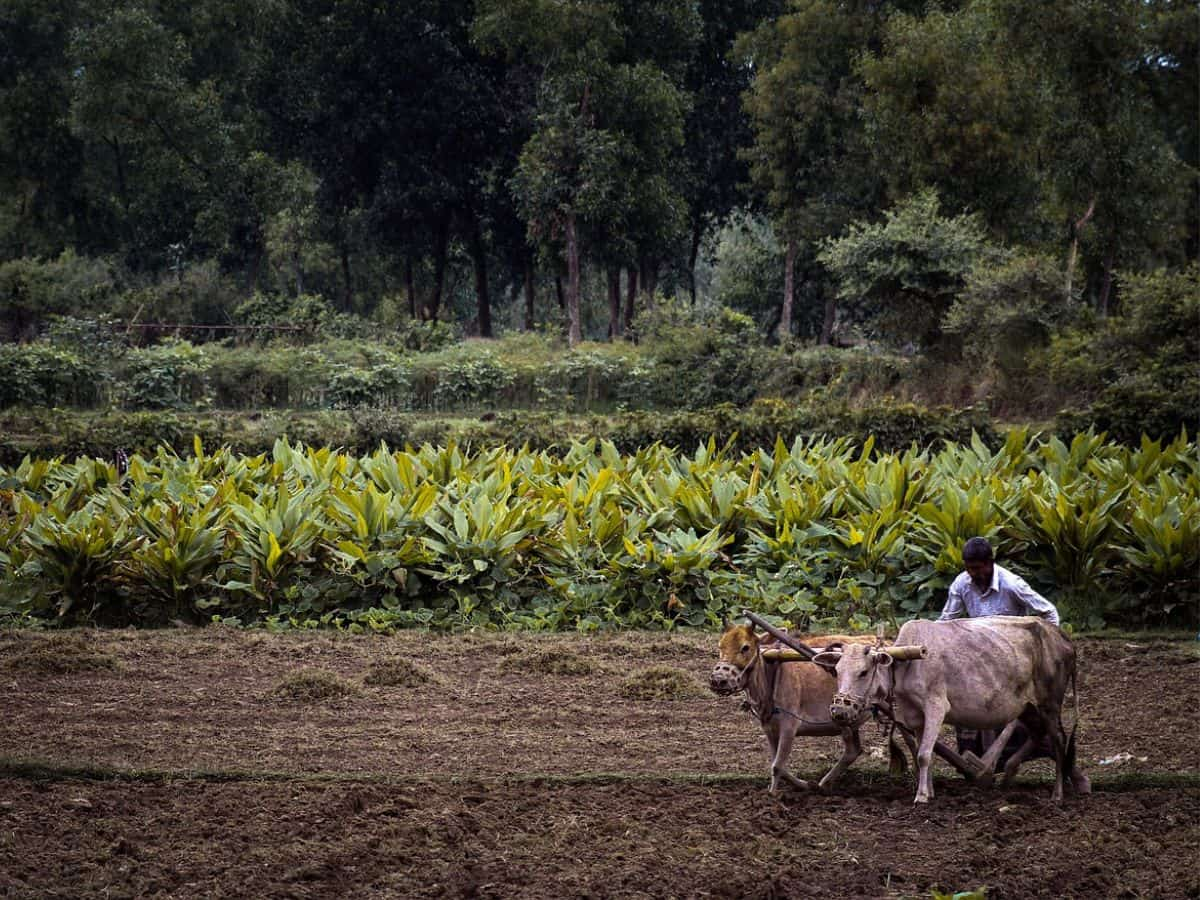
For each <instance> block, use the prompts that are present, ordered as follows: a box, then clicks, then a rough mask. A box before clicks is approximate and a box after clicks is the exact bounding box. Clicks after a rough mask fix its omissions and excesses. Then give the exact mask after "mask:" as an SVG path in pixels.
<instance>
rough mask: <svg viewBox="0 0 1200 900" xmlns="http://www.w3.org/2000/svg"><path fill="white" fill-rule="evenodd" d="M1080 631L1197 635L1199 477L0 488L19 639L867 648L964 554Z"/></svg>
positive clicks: (401, 475)
mask: <svg viewBox="0 0 1200 900" xmlns="http://www.w3.org/2000/svg"><path fill="white" fill-rule="evenodd" d="M973 535H985V536H987V537H988V538H989V539H991V540H992V541H993V543H994V544H995V546H996V547H997V549H998V554H999V557H1000V559H1001V560H1002V562H1003V563H1004V564H1005V565H1008V566H1010V567H1012V568H1014V569H1016V570H1017V571H1019V572H1021V573H1022V574H1024V575H1025V576H1026V577H1028V578H1029V579H1030V581H1031V582H1032V583H1033V584H1034V586H1035V587H1037V588H1038V589H1040V590H1041V591H1042V592H1043V593H1045V594H1047V595H1048V596H1050V597H1051V598H1052V599H1055V600H1056V601H1058V602H1059V603H1060V604H1061V605H1063V606H1064V607H1065V610H1066V612H1067V613H1068V615H1069V616H1070V617H1073V621H1074V622H1076V623H1077V624H1086V625H1092V626H1094V625H1098V624H1100V623H1101V622H1102V621H1110V622H1112V621H1126V622H1135V621H1136V622H1142V621H1149V622H1164V621H1174V622H1187V623H1189V624H1191V623H1193V622H1194V621H1195V618H1196V600H1197V597H1198V596H1200V590H1198V589H1200V583H1198V582H1200V460H1198V459H1197V453H1196V446H1195V444H1194V443H1192V442H1190V441H1188V440H1187V439H1186V437H1181V438H1180V439H1178V440H1176V441H1174V442H1172V443H1170V444H1168V445H1165V446H1164V445H1162V444H1161V443H1159V442H1152V441H1143V443H1142V445H1141V446H1140V447H1139V448H1136V449H1132V448H1127V447H1123V446H1119V445H1115V444H1110V443H1106V442H1105V441H1104V439H1103V438H1102V437H1100V436H1097V435H1094V434H1080V435H1078V436H1076V437H1075V438H1074V439H1073V440H1072V441H1071V443H1070V444H1066V443H1064V442H1062V441H1060V440H1058V439H1056V438H1051V439H1049V440H1043V439H1040V438H1038V437H1037V436H1034V435H1031V434H1030V433H1029V432H1027V431H1024V430H1015V431H1013V432H1011V433H1010V434H1009V435H1008V437H1007V440H1006V442H1005V443H1004V444H1003V446H1000V447H999V448H998V449H996V450H992V449H990V448H989V447H987V446H986V445H985V444H984V443H983V442H982V441H981V440H979V439H978V438H976V439H975V440H973V441H972V442H970V443H969V444H966V445H950V444H947V445H946V446H945V447H944V448H943V449H941V450H940V451H932V450H926V451H920V450H917V449H916V448H913V449H910V450H908V451H906V452H902V453H884V452H876V451H875V450H874V449H873V447H872V444H871V442H869V441H868V442H867V444H866V446H865V447H862V448H858V447H856V446H855V445H853V444H852V443H851V442H850V441H849V440H832V441H827V440H810V441H805V440H801V439H797V440H796V442H795V443H793V444H792V445H791V446H787V445H785V444H784V443H783V442H782V441H777V442H776V444H775V446H774V448H773V449H772V450H769V451H768V450H765V449H764V450H759V451H756V452H753V453H744V454H735V453H733V452H731V451H728V450H722V449H720V448H718V447H716V446H715V445H714V444H713V443H712V442H709V443H708V444H707V445H706V446H701V447H699V448H698V449H697V450H696V451H695V452H694V453H692V454H690V455H689V454H682V453H678V452H675V451H672V450H669V449H667V448H664V447H662V446H659V445H655V446H652V447H648V448H645V449H643V450H641V451H639V452H637V453H635V454H626V455H623V454H621V453H619V452H618V451H617V449H616V448H615V447H614V446H613V445H612V444H610V443H607V442H604V441H588V442H585V443H577V444H574V445H572V446H571V447H570V448H569V449H568V450H567V451H566V452H564V453H560V454H554V453H549V452H532V451H529V450H512V449H495V450H486V451H480V452H474V453H471V452H464V451H463V450H462V449H460V448H458V447H456V446H449V447H432V446H428V445H427V446H424V447H422V448H421V449H419V450H406V451H402V452H401V451H392V450H389V449H387V448H386V447H381V448H380V449H379V450H377V451H376V452H374V453H371V454H366V455H361V456H355V455H349V454H344V453H339V452H336V451H334V450H331V449H329V448H320V449H316V448H310V447H305V446H302V445H292V444H289V443H287V442H286V441H282V440H281V441H279V442H277V443H276V445H275V447H274V450H273V452H272V453H270V454H263V455H259V456H242V455H238V454H235V453H233V452H231V451H229V450H227V449H222V450H218V451H216V452H213V453H206V452H205V451H204V450H203V448H202V447H201V446H200V445H199V442H198V441H197V444H196V447H195V452H194V454H192V455H189V456H186V457H180V456H176V455H175V454H173V453H170V452H168V451H165V450H164V451H160V452H159V453H157V454H156V455H154V456H152V457H147V458H143V457H140V456H135V457H133V459H132V460H131V461H130V464H129V467H128V471H127V472H125V473H118V472H117V470H116V469H115V467H114V466H113V465H112V464H110V463H107V462H104V461H102V460H98V459H90V458H80V459H77V460H75V461H73V462H68V461H63V460H57V459H55V460H29V459H26V460H25V461H23V462H22V463H21V464H20V465H19V466H17V467H15V468H13V469H2V468H0V613H6V614H8V615H12V616H33V617H41V618H46V619H55V620H60V621H69V622H80V621H84V622H100V623H117V622H133V623H145V624H150V623H160V622H164V621H167V620H169V619H172V618H178V619H184V620H192V621H203V620H210V619H212V618H214V617H217V618H220V619H223V620H226V621H231V622H245V623H250V622H263V623H266V624H268V625H271V626H295V627H305V626H308V627H313V626H316V625H318V624H321V623H323V622H324V623H334V624H337V625H348V626H350V627H353V628H356V629H357V628H375V629H390V628H393V627H397V626H404V625H419V624H424V625H436V626H461V625H476V626H499V627H525V628H581V629H593V628H602V627H612V626H638V627H655V626H658V627H673V626H675V625H678V624H691V625H703V624H709V623H713V622H715V621H718V620H719V619H720V618H721V616H722V614H724V613H726V612H732V611H736V610H737V609H740V608H741V607H742V606H752V607H754V608H755V609H758V610H759V611H762V612H764V613H767V614H769V615H773V616H779V617H781V618H786V619H789V620H791V621H793V622H796V623H797V624H799V625H802V626H804V625H825V624H834V623H835V622H836V623H837V624H839V625H845V624H847V623H849V624H851V625H854V626H863V627H865V626H868V625H870V624H871V623H873V622H878V621H889V620H890V621H894V620H895V619H897V618H905V617H910V616H914V615H922V614H928V613H930V612H933V611H936V610H937V609H938V608H940V605H941V603H942V602H943V601H944V597H945V589H946V587H947V585H948V584H949V581H950V580H951V579H952V578H953V577H954V575H955V574H956V573H957V572H958V571H959V570H960V567H961V559H960V556H959V553H960V548H961V546H962V543H963V541H965V540H966V539H967V538H968V537H971V536H973Z"/></svg>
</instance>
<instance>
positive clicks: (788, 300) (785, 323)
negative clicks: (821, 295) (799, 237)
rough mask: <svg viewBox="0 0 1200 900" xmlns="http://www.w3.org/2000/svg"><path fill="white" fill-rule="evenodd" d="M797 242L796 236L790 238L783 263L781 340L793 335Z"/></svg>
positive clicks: (780, 318)
mask: <svg viewBox="0 0 1200 900" xmlns="http://www.w3.org/2000/svg"><path fill="white" fill-rule="evenodd" d="M796 244H797V241H796V239H795V238H794V237H789V238H788V245H787V257H786V259H785V260H784V264H783V310H782V312H781V314H780V316H779V340H781V341H786V340H787V339H788V338H790V337H791V336H792V307H793V306H794V305H795V301H796Z"/></svg>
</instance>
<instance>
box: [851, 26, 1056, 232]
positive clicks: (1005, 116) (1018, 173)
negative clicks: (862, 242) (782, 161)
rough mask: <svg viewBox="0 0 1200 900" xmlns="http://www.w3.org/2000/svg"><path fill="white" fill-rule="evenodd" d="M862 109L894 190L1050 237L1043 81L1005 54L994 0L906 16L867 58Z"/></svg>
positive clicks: (1002, 227) (994, 225)
mask: <svg viewBox="0 0 1200 900" xmlns="http://www.w3.org/2000/svg"><path fill="white" fill-rule="evenodd" d="M858 71H859V72H860V74H861V76H862V78H863V81H864V82H865V86H866V92H865V94H864V98H863V111H864V114H865V116H866V122H867V129H868V133H869V134H870V136H871V144H872V146H873V148H874V150H875V154H876V157H877V159H878V164H879V168H880V171H881V172H884V173H885V175H886V177H887V180H888V185H889V188H890V190H891V192H892V193H893V194H894V195H896V196H905V195H907V194H911V193H913V192H914V191H917V190H920V189H921V188H923V187H933V188H934V189H936V190H937V192H938V195H939V196H940V197H941V199H942V202H943V204H944V205H945V206H947V207H948V208H951V209H973V210H978V211H979V213H980V214H981V215H982V216H983V219H984V221H985V222H986V223H987V224H988V226H989V228H990V229H991V230H992V232H993V233H994V234H996V235H997V236H998V237H999V238H1001V239H1007V240H1025V241H1036V240H1039V239H1043V238H1045V237H1046V236H1047V235H1046V222H1045V219H1044V217H1043V212H1044V211H1043V210H1042V209H1041V208H1040V206H1039V194H1040V191H1041V187H1042V185H1041V183H1040V182H1039V178H1038V175H1039V173H1038V149H1039V140H1038V138H1039V128H1040V127H1041V125H1040V123H1039V118H1040V116H1041V115H1042V113H1043V110H1041V109H1040V108H1039V103H1040V99H1039V97H1038V78H1037V76H1036V74H1035V73H1032V72H1029V71H1028V62H1027V60H1025V59H1023V58H1022V57H1020V56H1019V55H1015V54H1012V53H1009V52H1005V50H1004V47H1003V45H1002V42H1001V41H1000V40H999V35H998V25H997V23H996V21H995V18H994V16H993V15H992V10H991V7H989V6H987V5H986V4H971V5H968V6H966V7H963V8H961V9H957V10H953V11H949V12H947V11H944V10H942V9H933V10H931V11H930V12H928V13H927V14H926V15H924V16H920V15H914V14H899V15H896V16H893V17H892V18H891V19H889V20H888V22H887V24H886V26H885V27H884V34H883V46H882V49H881V50H880V51H879V52H878V53H874V54H867V55H864V56H863V57H862V59H861V60H860V61H859V63H858Z"/></svg>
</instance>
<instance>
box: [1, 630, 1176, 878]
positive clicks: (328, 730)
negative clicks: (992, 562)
mask: <svg viewBox="0 0 1200 900" xmlns="http://www.w3.org/2000/svg"><path fill="white" fill-rule="evenodd" d="M715 645H716V636H715V635H712V634H697V633H691V634H673V635H664V634H628V633H625V634H615V635H606V636H600V637H580V636H564V635H552V636H542V635H490V634H489V635H473V634H459V635H430V634H425V633H417V632H412V633H404V634H401V635H397V636H391V637H383V636H347V635H338V634H331V633H317V634H285V635H270V634H265V633H262V632H245V631H237V630H232V629H224V628H217V627H214V628H209V629H204V630H190V629H179V630H172V631H160V632H148V631H132V630H131V631H96V632H93V631H76V632H67V633H60V634H54V635H44V634H38V633H33V632H12V631H9V632H2V631H0V698H2V699H0V897H10V896H11V897H84V896H87V897H92V896H95V897H102V896H107V897H373V896H380V897H390V896H414V897H425V896H449V897H464V896H484V897H537V898H542V897H546V898H549V897H576V896H588V897H704V896H713V897H809V896H817V895H820V896H823V897H930V896H931V891H933V890H938V891H941V892H946V893H954V892H956V891H965V890H974V889H977V888H982V887H986V888H987V896H988V897H1033V896H1055V897H1066V896H1079V897H1084V896H1086V897H1122V896H1123V897H1189V896H1192V897H1200V864H1198V863H1197V859H1198V858H1200V727H1198V726H1200V712H1198V711H1200V652H1198V651H1197V647H1196V644H1195V643H1194V642H1192V643H1189V642H1169V641H1163V640H1147V641H1138V642H1134V641H1127V640H1121V639H1111V640H1094V639H1093V640H1081V641H1079V642H1078V647H1079V650H1080V679H1079V694H1080V705H1081V713H1082V718H1081V722H1080V724H1079V746H1080V762H1081V764H1082V766H1083V768H1084V769H1085V771H1087V772H1088V774H1089V775H1090V776H1091V777H1092V779H1093V783H1094V786H1095V791H1094V793H1093V794H1091V795H1090V796H1088V797H1082V798H1080V797H1076V796H1074V795H1071V794H1070V793H1068V796H1067V799H1066V801H1065V803H1064V804H1063V805H1061V806H1056V805H1054V804H1053V803H1051V801H1050V787H1051V784H1050V778H1051V776H1052V767H1051V766H1050V764H1049V763H1047V762H1045V761H1038V762H1034V763H1032V764H1029V765H1026V766H1025V767H1023V768H1022V778H1021V779H1020V780H1019V781H1018V783H1017V784H1016V785H1014V786H1012V787H1009V788H993V789H984V788H979V787H973V786H972V785H970V784H969V783H968V782H966V781H965V780H964V779H962V778H961V777H960V776H958V775H957V774H956V773H955V772H954V771H953V770H952V769H949V768H947V767H945V766H944V765H942V764H941V763H938V764H937V767H936V768H935V784H936V789H937V796H936V798H935V799H934V801H933V803H932V804H930V805H929V806H927V807H918V806H914V805H913V803H912V796H913V792H914V787H913V784H912V781H911V778H910V777H909V776H890V775H888V774H887V772H886V765H885V761H884V759H883V752H882V731H881V729H880V728H879V727H878V726H877V725H875V724H873V723H872V724H868V725H867V726H866V727H865V728H864V734H863V736H864V740H865V742H866V744H867V746H868V752H867V753H866V754H865V755H864V757H863V758H861V759H860V760H859V761H858V762H857V763H856V764H855V766H854V768H853V769H852V770H851V774H850V775H848V776H847V778H846V779H845V780H844V781H843V782H842V783H841V784H840V785H838V786H837V787H836V788H835V789H834V791H833V792H832V793H831V794H829V795H821V794H816V793H813V794H809V793H802V792H798V791H794V790H788V791H785V792H783V793H782V794H780V795H778V796H771V795H769V794H768V793H767V790H766V786H767V761H766V755H765V741H764V739H763V738H762V736H761V733H760V732H759V729H758V726H757V723H756V722H755V721H754V720H753V719H752V718H751V717H750V716H748V715H747V714H746V713H745V712H743V711H741V710H740V709H739V703H738V699H737V698H720V697H716V696H714V695H712V694H710V693H709V692H708V691H707V689H706V679H707V673H708V671H709V669H710V668H711V666H712V664H713V662H714V660H715V655H716V654H715ZM1071 719H1073V712H1072V713H1070V714H1069V715H1068V721H1070V720H1071ZM839 746H840V742H839V741H838V740H837V739H836V738H801V739H798V740H797V746H796V749H795V751H794V752H793V756H792V769H793V771H795V772H797V773H798V774H800V775H802V776H804V777H809V778H814V779H815V778H819V777H820V775H821V774H822V773H823V772H824V771H825V770H826V769H827V768H828V767H829V766H830V765H832V763H833V761H834V760H835V759H836V757H837V755H838V749H839Z"/></svg>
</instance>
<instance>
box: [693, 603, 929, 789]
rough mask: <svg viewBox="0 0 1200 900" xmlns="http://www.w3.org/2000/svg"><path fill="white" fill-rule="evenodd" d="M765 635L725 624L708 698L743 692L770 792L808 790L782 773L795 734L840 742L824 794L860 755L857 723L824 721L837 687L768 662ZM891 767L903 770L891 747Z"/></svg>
mask: <svg viewBox="0 0 1200 900" xmlns="http://www.w3.org/2000/svg"><path fill="white" fill-rule="evenodd" d="M813 640H814V641H815V642H816V643H817V644H818V645H819V646H820V647H832V646H837V645H844V644H845V643H848V642H852V641H860V640H871V639H870V638H861V637H854V638H849V637H824V638H815V639H813ZM765 644H766V636H765V635H764V636H761V637H760V636H759V635H758V634H756V633H755V631H754V628H753V627H751V626H749V625H728V624H727V625H726V627H725V631H724V632H723V633H722V634H721V641H720V661H719V662H718V663H717V664H716V666H715V667H714V668H713V670H712V675H711V676H710V677H709V687H710V688H711V689H712V691H713V693H715V694H720V695H721V696H729V695H731V694H735V693H737V692H738V691H744V692H745V693H746V699H747V701H748V703H749V708H750V710H751V711H752V712H753V713H754V715H755V717H756V718H757V719H758V721H759V724H760V725H761V726H762V730H763V734H765V735H766V737H767V743H768V745H769V750H768V754H769V756H770V758H771V787H770V791H771V792H772V793H774V792H776V791H778V790H779V786H780V781H781V780H786V781H788V782H789V783H791V784H793V785H795V786H796V787H798V788H800V789H802V790H808V789H810V788H811V785H810V784H809V783H808V782H807V781H805V780H804V779H802V778H797V777H796V776H795V775H793V774H792V773H791V772H789V771H788V770H787V760H788V756H789V755H790V754H791V752H792V743H793V742H794V741H795V739H796V736H797V735H804V736H813V737H815V736H822V737H826V736H833V735H841V737H842V756H841V758H840V759H839V760H838V761H837V763H836V764H835V765H834V767H833V768H832V769H830V770H829V771H828V772H827V773H826V774H825V777H824V778H822V779H821V780H820V782H819V783H818V787H820V788H821V789H825V788H827V787H829V786H830V785H832V784H833V783H834V782H836V781H837V780H838V779H839V778H841V777H842V774H843V773H844V772H845V771H846V769H848V768H849V767H850V764H851V763H853V762H854V760H856V759H857V758H858V757H859V755H860V754H861V753H862V742H861V740H860V739H859V735H858V727H859V725H858V723H855V724H854V725H852V726H846V725H839V724H837V723H835V722H833V721H832V720H831V719H830V718H829V706H830V703H831V702H832V699H833V692H834V689H835V687H836V686H837V682H836V681H835V679H834V678H833V676H831V675H830V674H829V673H828V672H826V671H825V670H824V669H823V668H821V667H820V666H815V665H813V664H812V663H808V662H786V663H785V662H768V661H767V660H765V659H764V658H763V655H762V651H763V649H764V645H765ZM890 749H891V751H892V752H891V760H892V765H893V767H899V771H903V770H904V768H906V766H907V764H906V762H905V760H904V756H903V754H902V753H901V752H900V748H899V746H897V745H892V746H891V748H890Z"/></svg>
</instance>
